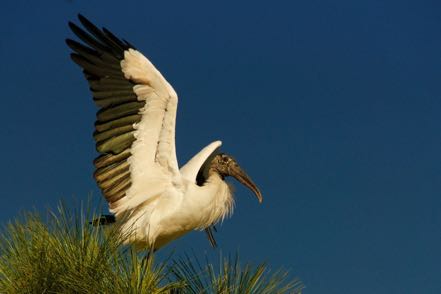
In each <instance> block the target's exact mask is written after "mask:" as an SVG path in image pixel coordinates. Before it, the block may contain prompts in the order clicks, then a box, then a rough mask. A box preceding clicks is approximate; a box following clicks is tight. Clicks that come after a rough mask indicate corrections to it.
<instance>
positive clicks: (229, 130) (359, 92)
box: [0, 0, 441, 294]
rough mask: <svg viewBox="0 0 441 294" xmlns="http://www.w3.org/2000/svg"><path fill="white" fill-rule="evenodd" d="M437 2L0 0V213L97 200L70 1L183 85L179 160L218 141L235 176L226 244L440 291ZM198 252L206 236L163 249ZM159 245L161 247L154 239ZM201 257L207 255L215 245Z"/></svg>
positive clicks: (314, 273)
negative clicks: (70, 42)
mask: <svg viewBox="0 0 441 294" xmlns="http://www.w3.org/2000/svg"><path fill="white" fill-rule="evenodd" d="M440 8H441V5H440V2H439V1H406V0H401V1H376V0H369V1H349V0H347V1H323V0H322V1H317V0H316V1H313V0H310V1H271V2H269V1H268V2H261V1H216V2H214V1H154V2H153V1H78V0H71V1H61V0H59V1H46V2H44V1H3V2H1V4H0V36H1V38H0V56H1V59H2V61H1V66H0V81H1V94H0V95H1V115H0V123H1V126H2V127H1V128H0V136H1V147H0V148H1V149H0V150H1V153H2V159H1V166H2V169H1V170H0V178H1V186H2V189H1V192H0V193H1V199H2V209H1V214H0V221H1V222H3V223H4V222H7V221H8V220H10V219H12V218H14V217H15V216H16V215H17V214H18V213H19V211H21V210H26V209H31V208H32V207H36V208H37V209H39V210H42V211H43V210H44V209H45V208H46V207H47V206H52V207H53V206H55V205H56V204H57V202H58V201H59V200H60V199H72V197H76V198H78V199H86V198H87V195H88V194H90V193H93V194H94V197H95V199H99V197H100V194H99V191H98V189H97V188H96V185H95V183H94V180H93V179H92V172H93V165H92V160H93V158H94V157H95V156H96V154H95V147H94V142H93V138H92V131H93V122H94V117H95V111H96V108H95V106H94V104H93V102H92V99H91V97H90V94H89V92H88V88H87V85H86V83H85V81H84V79H83V76H82V74H81V72H80V70H79V68H78V67H77V66H76V65H74V64H73V63H72V62H71V61H70V59H69V57H68V55H69V50H68V48H67V47H66V45H65V44H64V39H65V38H66V37H72V34H71V33H70V32H69V30H68V27H67V21H68V20H73V19H75V18H76V14H77V13H78V12H81V13H83V14H84V15H85V16H87V17H89V18H90V19H91V20H93V21H94V22H95V23H97V24H98V25H100V26H106V27H107V28H109V29H111V30H112V31H114V33H115V34H117V35H119V36H121V37H123V38H125V39H127V40H129V41H130V42H131V43H133V44H135V45H136V46H137V47H138V49H140V50H141V51H142V52H143V53H144V54H145V55H146V56H148V57H149V58H150V59H151V60H152V62H153V63H154V64H155V65H156V66H157V68H158V69H159V70H160V71H161V72H162V73H163V74H164V75H165V77H166V78H167V79H168V80H169V82H170V83H171V84H172V85H173V86H174V88H175V90H176V91H177V92H178V94H179V97H180V104H179V112H178V120H177V149H178V159H179V160H180V162H181V164H183V163H185V162H186V160H188V159H189V158H190V157H191V156H192V155H193V154H194V153H196V152H197V151H199V150H200V149H201V148H202V147H204V146H205V145H206V144H208V143H209V142H211V141H213V140H216V139H221V140H222V141H223V143H224V145H223V151H225V152H227V153H230V154H232V155H234V156H235V157H236V158H237V159H238V161H239V162H240V163H241V164H242V165H243V166H244V167H245V168H246V169H247V171H248V173H249V174H250V175H251V176H252V177H253V178H254V180H255V182H256V183H258V184H259V186H260V187H261V189H262V191H263V194H264V197H265V201H264V203H263V205H261V206H259V205H258V204H257V201H256V200H255V199H254V198H253V197H252V195H251V194H250V193H249V192H248V191H247V190H245V189H243V188H242V187H239V186H238V185H236V187H237V193H236V194H237V195H236V196H237V197H236V199H237V208H236V211H235V214H234V215H233V217H232V219H230V220H227V221H225V222H224V224H223V226H221V227H220V228H219V231H220V232H219V233H218V234H217V239H218V241H219V244H220V249H221V250H222V251H223V252H224V253H226V252H235V251H236V250H237V249H239V250H240V253H241V255H242V259H243V260H247V261H252V262H260V261H267V262H268V263H269V264H270V265H271V266H272V267H273V268H274V269H276V268H279V267H281V266H283V267H285V268H287V269H289V270H290V272H291V275H292V276H298V277H300V278H301V279H302V280H303V281H304V283H305V284H306V286H307V289H306V290H305V294H318V293H339V294H342V293H343V294H346V293H347V294H350V293H359V294H363V293H376V294H383V293H384V294H386V293H388V294H389V293H425V294H428V293H441V197H440V196H441V195H440V194H441V193H440V191H441V189H440V188H441V179H440V178H441V155H440V150H441V136H440V134H441V118H440V113H441V38H440V36H441V17H440V13H441V10H440ZM172 249H174V250H175V251H176V253H177V254H181V253H183V252H190V250H191V249H193V250H195V252H197V253H198V254H199V253H201V252H205V251H206V252H209V253H213V251H212V249H210V247H209V243H208V242H207V241H206V240H205V235H204V234H203V233H191V234H189V235H188V236H186V237H185V238H183V239H182V240H180V241H178V242H175V243H173V244H172V245H170V246H169V248H168V249H167V250H172ZM167 250H164V253H163V254H165V252H166V251H167ZM214 254H217V252H216V251H215V252H214Z"/></svg>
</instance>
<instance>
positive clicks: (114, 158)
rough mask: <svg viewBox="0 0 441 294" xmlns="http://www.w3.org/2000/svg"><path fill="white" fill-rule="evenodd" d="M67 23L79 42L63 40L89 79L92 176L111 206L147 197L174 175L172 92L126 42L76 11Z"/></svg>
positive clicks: (120, 207) (127, 206)
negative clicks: (93, 110)
mask: <svg viewBox="0 0 441 294" xmlns="http://www.w3.org/2000/svg"><path fill="white" fill-rule="evenodd" d="M79 20H80V22H81V24H82V25H83V27H84V28H85V30H83V29H81V28H80V27H78V26H77V25H75V24H73V23H71V22H70V23H69V26H70V28H71V30H72V31H73V32H74V33H75V35H76V36H77V37H78V38H79V39H80V40H81V41H82V42H83V43H80V42H76V41H73V40H70V39H68V40H66V43H67V45H68V46H69V47H70V48H71V49H72V50H73V51H74V53H72V54H71V57H72V60H73V61H74V62H75V63H77V64H78V65H79V66H80V67H81V68H82V69H83V73H84V75H85V77H86V79H87V81H88V82H89V86H90V90H91V91H92V94H93V99H94V101H95V103H96V104H97V106H98V107H100V110H99V111H98V113H97V118H96V123H95V133H94V138H95V140H96V149H97V150H98V152H100V153H101V155H100V156H99V157H98V158H97V159H96V160H95V162H94V163H95V166H96V171H95V174H94V176H95V179H96V181H97V183H98V185H99V187H100V188H101V190H102V192H103V194H104V197H105V198H106V200H107V201H108V202H109V206H110V209H111V211H112V212H114V213H116V215H117V216H118V214H119V213H122V212H124V211H127V210H131V209H134V208H136V207H138V206H139V205H141V204H143V203H151V202H152V201H154V200H155V199H157V198H158V197H159V196H160V195H161V193H162V192H163V191H164V190H165V189H167V188H168V187H170V186H171V185H173V180H174V179H176V177H178V176H179V175H180V173H179V168H178V163H177V160H176V150H175V121H176V109H177V103H178V98H177V95H176V92H175V91H174V90H173V88H172V87H171V86H170V84H169V83H168V82H167V81H166V80H165V79H164V77H163V76H162V75H161V73H160V72H159V71H158V70H157V69H156V68H155V67H154V66H153V64H152V63H151V62H150V61H149V60H148V59H147V58H146V57H145V56H144V55H142V54H141V53H140V52H139V51H137V50H136V49H135V48H134V47H133V46H132V45H131V44H130V43H128V42H127V41H125V40H120V39H119V38H117V37H115V35H113V34H112V33H111V32H110V31H108V30H106V29H105V28H103V29H102V30H100V29H98V28H97V27H96V26H95V25H93V24H92V23H91V22H90V21H88V20H87V19H86V18H85V17H83V16H81V15H79Z"/></svg>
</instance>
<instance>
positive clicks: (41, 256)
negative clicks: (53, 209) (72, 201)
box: [0, 206, 182, 293]
mask: <svg viewBox="0 0 441 294" xmlns="http://www.w3.org/2000/svg"><path fill="white" fill-rule="evenodd" d="M92 218H93V215H92V214H91V213H82V212H75V213H73V214H72V213H70V212H69V211H68V210H66V209H64V208H63V206H60V207H59V209H58V213H57V214H55V213H50V214H49V217H48V219H47V221H43V220H42V219H41V217H40V216H39V215H38V214H36V213H28V214H26V215H25V216H24V218H23V220H21V221H16V222H14V223H11V224H9V225H8V226H7V227H6V228H5V230H4V232H3V234H2V236H1V242H0V293H169V290H170V289H172V288H176V287H180V283H175V282H172V283H165V282H164V281H165V277H166V276H167V272H166V267H165V264H164V263H159V264H158V265H156V266H154V265H153V258H151V259H148V260H147V259H146V258H144V257H143V256H140V255H138V254H137V253H135V252H134V251H133V250H131V249H130V248H124V247H123V246H121V243H122V238H121V236H120V235H119V233H118V231H117V230H116V228H113V227H108V228H103V227H93V226H90V225H89V224H88V222H87V221H86V222H85V220H90V219H92ZM181 284H182V283H181ZM164 285H165V286H164Z"/></svg>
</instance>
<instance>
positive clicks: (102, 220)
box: [89, 214, 116, 227]
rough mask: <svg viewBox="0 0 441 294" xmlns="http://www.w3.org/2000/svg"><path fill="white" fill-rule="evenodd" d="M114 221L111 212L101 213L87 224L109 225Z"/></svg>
mask: <svg viewBox="0 0 441 294" xmlns="http://www.w3.org/2000/svg"><path fill="white" fill-rule="evenodd" d="M115 222H116V218H115V216H114V215H111V214H103V215H102V216H100V217H98V218H95V219H94V220H93V221H91V222H89V224H91V225H93V226H95V227H96V226H104V225H110V224H113V223H115Z"/></svg>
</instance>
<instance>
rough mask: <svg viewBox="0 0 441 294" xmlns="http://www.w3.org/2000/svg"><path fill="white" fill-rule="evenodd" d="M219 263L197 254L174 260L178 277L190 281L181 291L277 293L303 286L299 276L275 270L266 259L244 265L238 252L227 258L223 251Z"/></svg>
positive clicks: (173, 270) (174, 267) (294, 291)
mask: <svg viewBox="0 0 441 294" xmlns="http://www.w3.org/2000/svg"><path fill="white" fill-rule="evenodd" d="M218 264H219V266H218V268H217V269H216V267H215V266H214V263H212V262H210V261H209V260H206V261H205V262H204V263H203V264H202V263H201V261H200V260H199V259H198V258H197V257H193V258H192V257H190V256H189V255H186V256H185V257H184V258H182V259H180V260H177V261H174V263H173V265H172V266H171V268H170V271H171V272H172V273H173V275H174V277H175V279H177V280H183V281H186V285H185V287H184V289H183V290H180V291H178V293H179V292H182V293H194V294H199V293H207V294H208V293H210V294H211V293H213V294H252V293H259V294H274V293H301V290H302V289H303V284H302V283H301V282H300V281H299V280H298V279H294V280H292V281H288V273H287V272H286V271H283V270H279V271H276V272H274V273H271V272H270V270H269V268H268V267H267V265H266V264H264V263H261V264H259V265H257V266H253V265H251V264H249V263H246V264H244V265H242V264H241V262H240V260H239V255H238V254H236V255H235V256H234V257H231V256H229V257H226V258H223V257H222V255H221V256H220V260H219V263H218Z"/></svg>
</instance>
